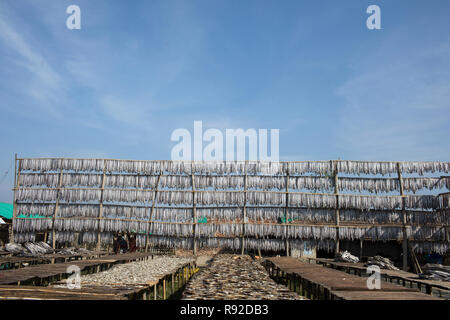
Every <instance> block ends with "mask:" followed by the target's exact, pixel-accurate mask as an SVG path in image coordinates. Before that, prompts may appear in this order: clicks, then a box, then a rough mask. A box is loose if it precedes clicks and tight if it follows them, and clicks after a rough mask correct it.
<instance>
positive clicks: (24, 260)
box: [0, 251, 107, 271]
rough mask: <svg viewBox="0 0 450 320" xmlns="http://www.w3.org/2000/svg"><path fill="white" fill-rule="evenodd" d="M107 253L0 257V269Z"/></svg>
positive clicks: (90, 257) (66, 260) (95, 256)
mask: <svg viewBox="0 0 450 320" xmlns="http://www.w3.org/2000/svg"><path fill="white" fill-rule="evenodd" d="M105 255H107V252H103V251H102V252H93V253H91V254H75V255H64V254H46V255H44V256H42V257H37V258H31V257H16V256H10V257H0V271H1V270H9V269H17V268H22V267H27V266H31V265H37V264H51V263H61V262H68V261H73V260H85V259H93V258H99V257H101V256H105Z"/></svg>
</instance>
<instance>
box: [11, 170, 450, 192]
mask: <svg viewBox="0 0 450 320" xmlns="http://www.w3.org/2000/svg"><path fill="white" fill-rule="evenodd" d="M19 179H20V181H19V183H20V186H22V187H36V186H48V187H58V186H59V174H56V173H38V174H36V173H24V174H22V175H21V176H20V178H19ZM62 180H63V181H62V184H61V187H101V186H102V175H100V174H79V173H65V174H63V175H62ZM288 181H289V185H288V187H289V189H293V190H302V189H310V190H328V191H330V190H333V189H334V178H330V177H315V176H299V177H289V178H288ZM194 185H195V188H196V189H207V188H213V189H243V188H244V187H245V177H244V176H237V175H228V176H194ZM246 185H247V189H263V190H273V189H276V190H285V189H286V177H283V176H247V182H246ZM104 186H105V188H138V189H139V188H140V189H155V188H156V187H159V188H160V189H164V188H177V189H190V188H192V177H191V176H182V175H169V176H165V175H163V176H161V178H160V181H159V184H158V177H157V176H142V175H129V174H127V175H119V174H114V175H106V176H105V184H104ZM444 187H445V188H447V189H450V178H449V177H441V178H436V177H429V178H417V177H416V178H403V189H404V191H407V192H410V191H411V192H417V191H419V190H422V189H428V190H433V189H442V188H444ZM338 189H339V190H348V191H360V192H361V191H369V192H374V193H379V192H393V191H398V190H399V189H400V186H399V180H398V179H394V178H355V177H352V178H349V177H340V178H339V180H338Z"/></svg>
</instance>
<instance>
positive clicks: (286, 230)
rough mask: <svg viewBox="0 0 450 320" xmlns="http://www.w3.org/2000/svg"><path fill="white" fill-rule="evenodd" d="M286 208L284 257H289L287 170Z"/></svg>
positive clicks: (287, 185) (287, 175)
mask: <svg viewBox="0 0 450 320" xmlns="http://www.w3.org/2000/svg"><path fill="white" fill-rule="evenodd" d="M286 170H287V171H286V207H285V209H284V210H285V211H284V223H285V226H284V228H285V230H284V236H285V238H286V239H285V241H286V243H285V246H286V256H289V238H288V228H289V168H287V169H286Z"/></svg>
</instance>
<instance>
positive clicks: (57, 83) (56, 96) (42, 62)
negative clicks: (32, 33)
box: [0, 8, 64, 116]
mask: <svg viewBox="0 0 450 320" xmlns="http://www.w3.org/2000/svg"><path fill="white" fill-rule="evenodd" d="M2 9H4V8H2ZM2 11H3V10H2ZM5 12H8V11H4V12H0V41H1V42H2V43H3V45H4V46H5V48H8V49H10V50H11V51H12V52H14V53H15V56H14V58H10V59H11V60H10V62H12V63H14V64H15V65H16V66H18V67H19V70H18V71H19V72H22V71H25V73H22V74H21V75H23V77H22V79H24V80H26V82H25V83H22V84H21V88H20V90H21V93H24V94H25V95H28V96H29V97H30V98H32V99H35V100H36V101H37V102H38V103H36V104H35V105H37V106H39V108H40V109H41V110H43V111H45V112H46V113H47V114H51V115H54V116H55V115H59V113H60V110H58V107H57V105H58V102H60V101H61V91H63V90H64V88H63V80H62V78H61V76H60V75H59V74H58V72H57V71H55V70H54V68H53V67H52V66H51V65H50V63H49V62H48V61H47V60H46V59H45V58H44V57H43V56H42V55H41V54H39V50H38V49H36V48H35V47H33V46H32V45H31V44H30V42H29V41H27V40H26V38H25V37H24V35H23V34H22V33H20V32H18V31H16V28H15V27H14V23H13V21H14V18H12V17H7V16H6V13H5ZM11 18H12V19H11ZM16 72H17V70H16ZM27 74H29V75H30V76H31V77H29V76H25V75H27ZM19 75H20V74H19Z"/></svg>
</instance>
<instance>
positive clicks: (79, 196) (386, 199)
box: [16, 188, 439, 210]
mask: <svg viewBox="0 0 450 320" xmlns="http://www.w3.org/2000/svg"><path fill="white" fill-rule="evenodd" d="M154 195H155V193H154V192H153V191H145V190H112V189H106V190H104V191H103V195H102V192H101V190H93V189H62V190H59V199H60V200H62V201H66V202H89V201H100V199H101V198H102V199H103V201H105V202H137V203H142V204H148V203H151V202H152V201H153V198H154ZM16 197H17V200H18V201H33V202H45V201H56V198H57V197H58V190H52V189H34V188H21V189H19V190H18V192H17V195H16ZM287 198H288V203H289V206H291V207H307V208H335V207H336V205H337V198H339V201H338V203H339V205H338V208H342V209H347V208H354V209H364V210H366V209H382V210H386V209H388V210H390V209H396V208H401V207H402V197H400V196H364V195H349V194H340V195H338V196H336V195H331V194H314V193H299V192H297V193H289V194H288V196H287ZM404 199H405V206H406V208H411V209H414V208H420V209H436V208H438V207H439V199H438V197H436V196H432V195H406V196H404ZM156 201H157V203H163V204H169V205H172V204H174V205H193V202H194V201H195V204H197V205H239V206H243V205H244V203H245V202H247V203H248V204H250V205H279V206H285V203H286V193H282V192H263V191H247V192H246V193H243V192H236V191H198V192H196V193H195V194H194V195H193V192H186V191H165V190H164V191H159V192H158V193H157V196H156Z"/></svg>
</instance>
